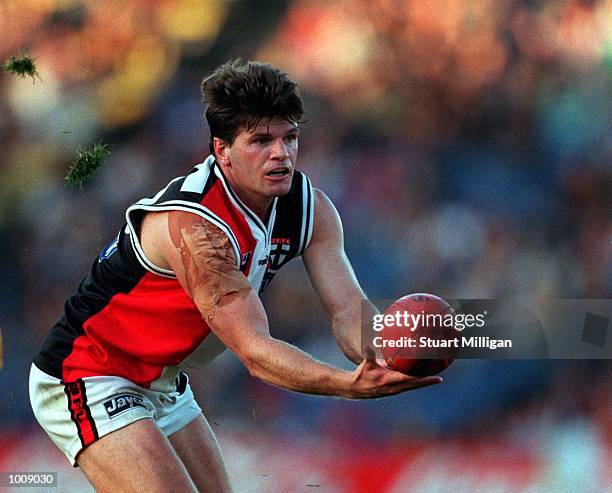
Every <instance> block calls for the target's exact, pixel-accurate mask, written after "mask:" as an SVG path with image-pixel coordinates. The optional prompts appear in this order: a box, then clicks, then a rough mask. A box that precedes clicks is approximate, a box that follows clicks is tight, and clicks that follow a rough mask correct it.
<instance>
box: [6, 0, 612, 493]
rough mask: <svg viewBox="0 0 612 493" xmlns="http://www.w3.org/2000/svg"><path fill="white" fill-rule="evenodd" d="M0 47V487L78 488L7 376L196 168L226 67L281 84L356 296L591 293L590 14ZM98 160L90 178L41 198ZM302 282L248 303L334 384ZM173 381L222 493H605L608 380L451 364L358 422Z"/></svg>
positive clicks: (299, 20)
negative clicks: (339, 226)
mask: <svg viewBox="0 0 612 493" xmlns="http://www.w3.org/2000/svg"><path fill="white" fill-rule="evenodd" d="M0 33H2V34H0V58H1V59H2V60H5V59H7V58H8V57H9V56H11V55H18V54H30V55H32V56H34V57H36V65H37V68H38V71H39V72H40V79H41V80H36V81H35V82H32V81H31V80H29V79H20V78H18V77H16V76H14V75H9V74H6V73H4V74H1V75H0V183H1V194H0V243H1V244H2V249H1V253H0V278H1V279H2V280H3V282H2V283H1V284H0V327H1V329H2V334H3V336H4V347H5V366H4V368H3V370H2V372H1V373H0V391H1V394H0V471H7V470H25V471H59V475H60V478H59V487H58V489H57V491H86V488H87V487H86V485H85V483H84V482H83V480H82V478H81V477H80V473H79V472H78V471H76V470H73V469H72V468H70V467H69V466H68V464H67V462H66V461H65V459H64V458H63V456H61V454H60V453H59V452H58V451H57V450H56V449H55V448H54V447H53V446H52V444H51V442H50V441H49V440H48V439H47V438H46V436H44V435H43V434H42V432H41V431H40V430H39V428H38V427H37V425H36V424H35V423H34V421H33V416H32V413H31V410H30V407H29V402H28V398H27V393H26V388H27V383H26V381H27V372H28V369H29V364H30V361H31V358H32V356H33V354H34V352H35V351H36V348H37V346H38V344H39V343H40V342H41V340H42V338H43V337H44V335H45V334H46V331H47V330H48V328H49V327H50V325H51V324H52V323H53V322H54V321H55V320H56V319H57V317H58V316H59V315H60V313H61V309H62V306H63V302H64V299H65V298H66V296H68V295H69V294H70V293H71V292H72V291H73V290H74V288H75V287H76V285H77V283H78V282H79V281H80V279H81V277H82V276H83V275H84V273H85V272H86V271H87V269H88V267H89V265H90V262H91V261H92V259H93V258H94V257H95V256H96V254H97V252H98V251H99V250H100V249H101V248H102V247H103V246H104V245H106V244H107V243H108V242H109V241H110V240H111V239H112V238H113V237H114V235H115V232H116V230H117V229H118V228H119V227H120V226H121V224H122V222H123V219H122V217H123V211H124V209H125V208H126V206H127V205H129V204H130V203H131V202H133V201H134V200H136V199H137V198H139V197H141V196H145V195H149V194H150V193H152V192H155V191H156V190H158V189H159V188H160V187H162V186H163V185H165V183H166V182H167V181H168V180H169V179H170V178H172V177H174V176H177V175H180V174H183V173H184V172H185V171H187V170H188V169H189V168H190V167H191V166H192V165H194V164H196V163H198V162H201V161H202V160H203V159H204V157H205V156H206V155H207V150H208V133H207V130H206V127H205V124H204V123H203V121H202V111H203V108H202V105H201V101H200V99H201V97H200V93H199V83H200V81H201V79H202V77H203V76H204V75H205V74H207V73H208V72H209V71H210V70H211V69H213V68H214V67H215V66H217V65H218V64H220V63H222V62H224V61H226V60H227V59H230V58H233V57H237V56H241V57H242V58H243V59H250V58H254V59H260V60H263V61H269V62H272V63H274V64H277V65H278V66H280V67H281V68H283V69H284V70H285V71H287V72H288V73H289V74H290V75H291V76H292V77H293V78H295V79H297V80H298V81H299V83H300V87H301V89H302V92H303V94H304V96H305V98H306V102H307V116H306V118H307V120H308V122H307V123H306V124H304V126H303V132H302V134H301V136H300V158H299V166H300V167H301V169H302V170H304V171H305V172H306V173H307V174H309V175H310V176H311V178H312V180H313V182H314V184H315V186H317V187H319V188H321V189H323V190H324V191H325V192H326V193H328V194H329V195H330V196H331V198H332V199H333V200H334V202H335V203H336V205H337V207H338V209H339V210H340V213H341V215H342V218H343V221H344V225H345V234H346V250H347V252H348V255H349V257H350V258H351V260H352V262H353V265H354V267H355V270H356V272H357V275H358V277H359V279H360V281H361V283H362V285H363V286H364V288H365V289H366V290H367V292H368V293H369V294H370V295H371V296H372V297H375V298H392V299H393V298H397V297H399V296H401V295H403V294H406V293H408V292H414V291H431V292H434V293H437V294H439V295H442V296H447V297H451V298H488V297H504V296H511V295H517V294H520V295H522V296H525V297H557V298H562V297H564V298H609V297H610V295H611V294H612V269H611V267H610V266H611V265H612V263H611V262H610V238H611V235H612V222H611V220H610V205H611V204H610V201H611V197H612V193H611V191H612V186H611V185H612V172H611V166H610V163H611V162H612V123H611V122H612V1H610V0H607V1H586V0H582V1H579V0H567V1H565V0H563V1H562V0H552V1H547V2H540V1H536V0H531V1H517V0H515V1H504V2H502V1H494V0H439V1H436V2H433V1H426V0H413V1H406V2H402V1H397V0H396V1H394V0H373V1H365V0H363V1H359V0H339V1H335V2H328V1H323V0H307V1H288V0H273V1H267V2H262V1H253V0H251V1H247V0H236V1H227V2H223V1H220V0H202V1H199V0H165V1H164V0H139V1H130V2H126V3H124V2H121V1H119V0H99V1H96V2H93V1H92V2H85V1H78V0H39V1H33V0H4V1H2V2H0ZM100 139H103V140H104V141H105V142H108V143H110V144H111V145H112V155H111V157H110V159H109V161H108V163H107V165H106V167H105V168H104V169H103V170H102V171H101V172H100V173H99V174H98V176H97V178H96V179H95V181H94V183H93V184H91V185H88V186H86V187H85V188H84V189H83V190H72V189H70V188H67V187H66V186H65V185H64V183H63V177H64V175H65V173H66V170H67V167H68V164H69V162H70V161H71V159H72V158H73V156H74V153H75V149H76V147H77V146H79V145H92V144H93V143H94V142H97V141H98V140H100ZM304 279H305V278H304V271H303V267H302V266H301V264H300V262H299V261H296V262H294V265H291V266H290V267H287V268H285V269H284V270H283V271H282V272H281V273H280V274H279V275H278V276H277V278H276V279H275V281H274V282H273V283H272V285H271V287H270V288H269V290H268V291H267V292H266V295H265V302H266V305H267V307H268V313H269V316H270V320H271V327H272V332H273V334H274V335H275V336H277V337H279V338H284V339H286V340H289V341H291V342H293V343H295V344H296V345H298V346H299V347H301V348H303V349H305V350H306V351H308V352H310V353H312V354H313V355H315V356H317V357H319V358H321V359H323V360H325V361H328V362H332V363H335V364H337V365H341V366H344V367H346V368H350V365H348V364H347V363H346V362H345V361H344V360H343V357H342V356H341V354H340V352H339V350H337V348H336V347H335V344H334V342H333V339H332V338H331V336H330V331H329V325H328V324H327V322H326V321H325V320H324V317H323V314H322V312H321V309H320V308H319V305H318V301H317V300H316V297H315V295H314V293H313V292H312V290H311V288H310V287H309V284H308V283H307V282H304ZM608 337H609V336H608ZM191 377H192V383H193V387H194V390H195V392H196V395H197V396H198V399H199V402H200V404H201V405H202V407H203V408H204V409H205V412H206V413H207V416H208V418H209V420H210V421H211V422H212V426H213V428H214V430H215V432H216V433H217V434H218V436H219V438H220V441H221V443H222V447H223V452H224V454H225V458H226V461H227V463H228V467H229V470H230V474H231V476H232V480H233V482H234V484H235V486H236V490H237V491H238V492H243V491H245V492H259V491H261V492H287V491H325V492H328V491H330V492H360V491H363V492H366V491H367V492H408V491H428V492H442V491H455V492H461V491H475V490H486V491H496V492H505V491H534V492H535V491H593V492H595V491H604V490H606V489H608V491H610V490H612V467H611V465H612V391H611V389H612V368H611V365H610V362H609V361H539V360H525V361H484V360H477V361H458V362H456V363H455V364H454V365H453V367H452V368H450V369H449V370H448V371H447V372H445V374H444V377H445V383H444V384H443V385H440V386H436V387H434V388H428V389H424V390H422V391H418V392H415V393H408V394H404V395H402V396H397V397H394V398H391V399H383V400H377V401H371V402H345V401H340V400H336V399H330V398H318V397H312V396H301V395H297V394H293V393H290V392H286V391H283V390H277V389H275V388H273V387H271V386H268V385H265V384H263V383H260V382H258V381H256V380H254V379H252V378H250V377H249V376H248V374H247V373H246V372H245V370H244V369H243V368H242V367H241V365H240V364H239V363H238V362H237V360H236V359H235V358H234V357H233V356H232V355H228V354H226V355H224V356H222V357H221V358H219V360H217V361H216V362H215V363H214V364H213V365H212V366H211V367H209V368H208V369H206V370H198V371H193V372H191ZM127 466H128V467H129V464H128V465H127Z"/></svg>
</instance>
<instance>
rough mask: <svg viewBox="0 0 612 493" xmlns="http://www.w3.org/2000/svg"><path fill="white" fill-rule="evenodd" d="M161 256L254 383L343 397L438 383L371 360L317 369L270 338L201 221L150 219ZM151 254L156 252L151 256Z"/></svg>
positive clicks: (254, 300)
mask: <svg viewBox="0 0 612 493" xmlns="http://www.w3.org/2000/svg"><path fill="white" fill-rule="evenodd" d="M155 215H156V216H159V217H158V218H155V219H154V220H153V221H150V223H151V222H155V223H156V226H154V227H152V228H151V229H153V230H156V231H157V236H156V238H157V241H155V242H154V243H155V244H156V245H159V247H155V246H153V247H152V250H156V249H157V248H160V249H161V252H158V253H161V254H162V256H163V257H164V259H165V260H166V262H167V264H168V265H169V266H170V267H171V268H172V269H173V270H174V272H175V273H176V275H177V278H178V280H179V282H180V283H181V285H182V286H183V288H184V289H185V291H186V293H187V294H188V295H189V297H190V298H191V299H192V300H193V301H194V303H195V305H196V306H197V307H198V309H199V310H200V312H201V314H202V316H203V318H204V319H205V320H206V321H207V323H208V325H209V326H210V328H211V330H212V331H213V332H214V333H215V335H216V336H217V337H218V338H219V339H220V340H221V341H222V342H223V343H224V344H225V345H226V346H227V347H228V348H229V349H230V350H231V351H233V352H234V353H235V354H236V356H237V357H238V358H239V359H240V361H241V362H242V363H243V364H244V365H245V366H246V368H247V369H248V370H249V372H250V373H251V374H252V375H253V376H256V377H259V378H260V379H262V380H264V381H266V382H269V383H272V384H275V385H278V386H281V387H284V388H286V389H289V390H294V391H298V392H305V393H310V394H324V395H336V396H340V397H346V398H369V397H381V396H385V395H392V394H396V393H399V392H403V391H405V390H410V389H414V388H418V387H422V386H426V385H431V384H434V383H438V382H439V381H440V379H439V378H437V377H431V378H424V379H416V378H413V377H409V376H406V375H403V374H401V373H399V372H395V371H392V370H389V369H387V368H384V367H382V366H380V365H378V363H377V362H376V361H375V360H374V357H373V355H372V354H370V355H369V356H368V358H367V359H366V360H364V361H363V362H361V364H360V366H359V367H358V368H357V369H356V370H355V371H354V372H348V371H344V370H340V369H338V368H335V367H333V366H330V365H327V364H325V363H321V362H319V361H316V360H315V359H313V358H311V357H310V356H309V355H307V354H306V353H304V352H303V351H300V350H299V349H298V348H296V347H294V346H292V345H290V344H288V343H286V342H283V341H280V340H278V339H274V338H273V337H271V336H270V333H269V330H268V320H267V317H266V314H265V311H264V309H263V306H262V305H261V302H260V300H259V297H258V296H257V294H256V293H255V291H254V290H253V289H252V288H251V286H250V284H249V283H248V281H247V279H246V278H245V276H244V275H243V274H242V273H241V272H239V271H238V268H237V266H236V261H235V257H234V254H233V251H232V249H231V247H230V244H229V240H228V239H227V237H226V236H225V234H224V233H223V232H222V231H221V230H219V229H218V228H217V227H216V226H214V225H212V224H211V223H209V222H207V221H205V220H203V219H201V218H200V217H198V216H196V215H194V214H191V213H187V212H180V211H172V212H165V213H158V214H155ZM153 253H155V252H153Z"/></svg>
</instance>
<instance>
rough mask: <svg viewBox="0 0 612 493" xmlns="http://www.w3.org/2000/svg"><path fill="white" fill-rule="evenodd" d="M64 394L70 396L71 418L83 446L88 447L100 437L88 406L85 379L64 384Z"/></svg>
mask: <svg viewBox="0 0 612 493" xmlns="http://www.w3.org/2000/svg"><path fill="white" fill-rule="evenodd" d="M64 392H65V393H66V395H67V396H68V409H69V410H70V418H72V421H73V422H74V424H75V425H76V427H77V431H78V434H79V439H80V440H81V445H82V446H83V447H87V445H91V444H92V443H93V442H95V441H96V440H97V439H98V438H99V437H98V429H97V428H96V423H95V422H94V420H93V418H92V417H91V411H90V410H89V406H88V405H87V393H86V392H85V383H84V382H83V379H81V378H79V379H77V380H76V381H74V382H67V383H64Z"/></svg>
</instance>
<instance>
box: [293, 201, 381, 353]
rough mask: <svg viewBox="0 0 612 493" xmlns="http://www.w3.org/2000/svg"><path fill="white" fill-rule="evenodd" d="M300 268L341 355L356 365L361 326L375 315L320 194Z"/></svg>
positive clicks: (337, 224)
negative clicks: (317, 297) (327, 322)
mask: <svg viewBox="0 0 612 493" xmlns="http://www.w3.org/2000/svg"><path fill="white" fill-rule="evenodd" d="M303 259H304V264H305V265H306V270H307V271H308V275H309V276H310V280H311V282H312V285H313V286H314V288H315V290H316V292H317V294H318V295H319V298H320V300H321V303H322V304H323V307H324V308H325V312H326V313H327V316H328V318H329V319H330V320H331V324H332V331H333V334H334V337H335V338H336V341H337V343H338V345H339V346H340V349H341V350H342V352H343V353H344V354H345V355H346V357H347V358H349V359H350V360H351V361H353V362H355V363H357V364H359V363H360V362H361V360H362V359H363V356H362V353H361V329H362V325H366V326H367V325H369V326H371V323H372V317H373V316H374V315H375V314H376V313H378V310H377V309H376V307H375V306H374V305H373V304H372V303H371V302H370V300H368V298H367V297H366V295H365V293H364V292H363V290H362V289H361V287H360V286H359V282H358V281H357V278H356V277H355V273H354V272H353V268H352V267H351V264H350V262H349V260H348V258H347V257H346V254H345V253H344V237H343V231H342V222H341V221H340V216H339V215H338V212H337V211H336V208H335V207H334V205H333V204H332V202H331V201H330V200H329V199H328V198H327V196H326V195H325V194H324V193H323V192H321V191H320V190H315V219H314V226H313V234H312V240H311V242H310V245H309V246H308V248H307V249H306V251H305V252H304V254H303Z"/></svg>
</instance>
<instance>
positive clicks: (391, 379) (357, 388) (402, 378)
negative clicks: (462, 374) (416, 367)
mask: <svg viewBox="0 0 612 493" xmlns="http://www.w3.org/2000/svg"><path fill="white" fill-rule="evenodd" d="M441 382H442V378H440V377H438V376H431V377H424V378H417V377H411V376H410V375H405V374H403V373H401V372H399V371H395V370H392V369H391V368H389V367H388V366H387V365H386V363H385V362H384V360H377V359H376V353H375V352H374V349H372V348H371V347H367V348H366V355H365V359H364V360H363V361H362V362H361V364H360V365H359V366H358V367H357V368H356V369H355V371H354V372H353V380H352V382H351V388H350V391H349V392H350V395H349V396H347V397H349V398H353V399H370V398H375V397H385V396H388V395H394V394H399V393H400V392H405V391H407V390H414V389H418V388H421V387H427V386H428V385H435V384H437V383H441Z"/></svg>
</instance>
